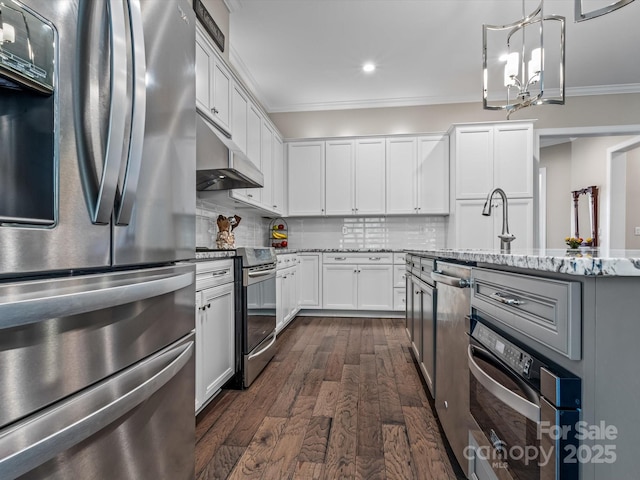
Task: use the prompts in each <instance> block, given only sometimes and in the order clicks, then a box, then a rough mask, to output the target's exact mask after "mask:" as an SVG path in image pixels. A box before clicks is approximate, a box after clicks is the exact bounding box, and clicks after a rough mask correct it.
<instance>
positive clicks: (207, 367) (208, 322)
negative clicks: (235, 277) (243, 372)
mask: <svg viewBox="0 0 640 480" xmlns="http://www.w3.org/2000/svg"><path fill="white" fill-rule="evenodd" d="M202 307H203V308H204V310H202V313H201V315H199V317H198V320H199V322H198V325H197V327H198V328H197V330H196V335H197V336H198V340H197V343H198V349H200V352H201V355H200V359H201V362H200V363H199V364H197V366H196V368H198V366H199V371H200V375H196V378H199V379H200V380H201V381H202V384H201V389H202V392H203V402H205V401H206V400H207V399H208V398H209V397H211V396H212V395H213V394H214V393H216V392H217V391H218V390H219V389H220V387H222V385H223V384H224V383H225V382H226V381H227V380H228V379H229V378H231V377H232V376H233V374H234V373H235V371H234V370H235V361H234V357H235V348H234V346H235V341H234V334H235V328H234V327H235V322H234V312H235V309H234V295H233V284H232V283H231V284H227V285H222V286H220V287H214V288H209V289H206V290H203V291H202Z"/></svg>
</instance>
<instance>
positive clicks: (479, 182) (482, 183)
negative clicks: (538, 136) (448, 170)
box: [454, 122, 533, 199]
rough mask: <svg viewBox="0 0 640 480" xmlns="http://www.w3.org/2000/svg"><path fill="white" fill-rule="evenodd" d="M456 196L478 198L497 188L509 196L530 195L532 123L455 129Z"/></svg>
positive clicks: (531, 191) (531, 179) (531, 188)
mask: <svg viewBox="0 0 640 480" xmlns="http://www.w3.org/2000/svg"><path fill="white" fill-rule="evenodd" d="M454 139H455V140H454V144H455V145H454V157H455V162H456V165H455V168H456V182H455V185H456V198H459V199H463V198H469V199H470V198H481V197H483V196H485V197H486V195H487V194H488V193H489V192H490V191H491V190H492V189H493V188H496V187H500V188H502V189H503V190H504V191H505V193H506V194H507V197H508V198H513V197H520V198H523V197H532V196H533V124H532V123H531V122H513V123H508V124H491V125H465V126H456V127H455V128H454Z"/></svg>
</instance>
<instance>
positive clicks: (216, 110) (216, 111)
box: [211, 107, 220, 113]
mask: <svg viewBox="0 0 640 480" xmlns="http://www.w3.org/2000/svg"><path fill="white" fill-rule="evenodd" d="M211 111H212V112H213V113H220V112H219V111H218V109H217V108H216V107H213V108H212V109H211Z"/></svg>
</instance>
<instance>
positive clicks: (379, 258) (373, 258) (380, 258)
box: [369, 257, 382, 260]
mask: <svg viewBox="0 0 640 480" xmlns="http://www.w3.org/2000/svg"><path fill="white" fill-rule="evenodd" d="M369 260H382V257H369Z"/></svg>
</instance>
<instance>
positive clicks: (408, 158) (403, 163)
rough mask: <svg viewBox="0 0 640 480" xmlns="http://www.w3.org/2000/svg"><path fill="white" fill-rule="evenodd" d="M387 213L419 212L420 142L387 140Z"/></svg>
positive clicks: (412, 138)
mask: <svg viewBox="0 0 640 480" xmlns="http://www.w3.org/2000/svg"><path fill="white" fill-rule="evenodd" d="M386 148H387V206H386V208H387V213H389V214H413V213H417V212H418V205H417V198H418V192H417V184H418V141H417V140H416V138H415V137H398V138H387V146H386Z"/></svg>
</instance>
